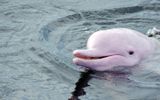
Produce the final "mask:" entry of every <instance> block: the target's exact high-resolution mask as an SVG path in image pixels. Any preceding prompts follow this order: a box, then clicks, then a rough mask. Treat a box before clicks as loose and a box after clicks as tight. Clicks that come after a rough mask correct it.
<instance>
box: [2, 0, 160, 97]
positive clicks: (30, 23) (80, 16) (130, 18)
mask: <svg viewBox="0 0 160 100" xmlns="http://www.w3.org/2000/svg"><path fill="white" fill-rule="evenodd" d="M159 26H160V0H114V1H111V0H0V100H58V99H59V100H67V99H68V98H69V97H70V96H71V92H72V91H73V90H74V87H75V82H76V81H77V80H78V79H79V74H80V73H79V71H78V68H77V67H76V66H75V65H73V64H72V58H73V56H72V51H73V50H75V49H80V48H85V43H86V40H87V38H88V37H89V35H90V34H91V33H92V32H95V31H97V30H100V29H108V28H114V27H126V28H132V29H136V30H138V31H140V32H143V33H146V32H147V30H148V29H150V28H152V27H159ZM153 61H155V60H153ZM158 64H159V63H158V62H155V63H154V64H152V62H148V65H152V66H153V65H155V66H156V67H158ZM146 73H147V74H146ZM146 73H145V72H144V73H143V74H141V75H140V77H138V79H137V77H136V76H130V80H129V79H125V78H109V80H99V79H92V80H91V81H90V82H89V84H90V87H86V88H85V91H86V93H87V94H86V95H85V96H82V97H81V100H159V99H160V96H159V93H160V89H159V88H160V83H159V82H160V78H159V73H160V71H157V72H155V73H154V71H151V72H146ZM133 80H134V81H133Z"/></svg>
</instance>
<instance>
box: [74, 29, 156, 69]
mask: <svg viewBox="0 0 160 100" xmlns="http://www.w3.org/2000/svg"><path fill="white" fill-rule="evenodd" d="M153 50H154V47H153V45H152V41H151V39H150V38H149V37H147V36H146V35H143V34H142V33H140V32H137V31H135V30H131V29H126V28H114V29H109V30H102V31H98V32H95V33H93V34H92V35H91V36H90V37H89V39H88V42H87V49H86V50H75V51H74V52H73V55H74V56H75V58H74V59H73V62H74V63H75V64H76V65H79V66H83V67H85V68H87V69H92V70H97V71H106V70H110V69H112V68H113V67H118V66H127V67H131V66H135V65H137V64H139V63H140V62H141V61H142V60H143V59H145V58H147V56H148V55H150V54H151V53H152V52H153Z"/></svg>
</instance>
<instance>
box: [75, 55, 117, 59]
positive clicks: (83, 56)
mask: <svg viewBox="0 0 160 100" xmlns="http://www.w3.org/2000/svg"><path fill="white" fill-rule="evenodd" d="M115 55H119V54H113V55H107V56H97V57H93V56H88V55H80V54H78V55H74V56H75V57H76V58H79V59H83V60H99V59H104V58H107V57H111V56H115Z"/></svg>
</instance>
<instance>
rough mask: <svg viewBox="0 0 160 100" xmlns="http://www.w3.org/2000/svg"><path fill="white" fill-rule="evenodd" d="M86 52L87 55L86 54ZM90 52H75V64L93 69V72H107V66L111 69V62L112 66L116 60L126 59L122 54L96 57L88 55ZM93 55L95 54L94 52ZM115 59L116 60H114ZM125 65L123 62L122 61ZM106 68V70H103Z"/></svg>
mask: <svg viewBox="0 0 160 100" xmlns="http://www.w3.org/2000/svg"><path fill="white" fill-rule="evenodd" d="M84 51H85V53H84ZM86 52H88V50H76V51H74V52H73V55H74V56H75V58H74V59H73V63H74V64H76V65H79V66H83V67H86V68H87V69H88V68H89V69H92V70H97V71H103V70H106V65H107V66H108V68H111V67H109V66H111V65H109V63H108V62H110V63H111V64H112V62H114V61H116V62H117V60H116V58H123V59H124V58H125V57H124V56H122V55H120V54H112V55H105V56H102V54H101V56H99V55H98V54H96V56H97V57H96V56H95V55H94V57H93V56H91V55H87V53H86ZM92 53H93V52H92ZM93 54H95V53H93ZM114 59H115V60H114ZM118 62H119V61H118ZM121 62H122V63H123V61H121ZM102 67H104V68H102Z"/></svg>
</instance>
